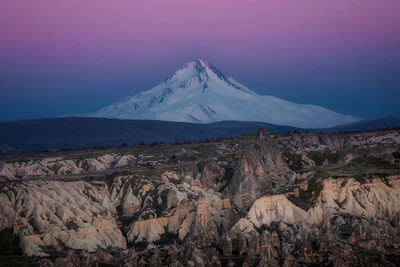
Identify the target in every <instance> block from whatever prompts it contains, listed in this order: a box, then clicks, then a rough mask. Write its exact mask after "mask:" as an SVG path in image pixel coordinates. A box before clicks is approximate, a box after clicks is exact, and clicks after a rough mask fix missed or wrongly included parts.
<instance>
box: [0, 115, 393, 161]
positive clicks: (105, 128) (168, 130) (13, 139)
mask: <svg viewBox="0 0 400 267" xmlns="http://www.w3.org/2000/svg"><path fill="white" fill-rule="evenodd" d="M393 126H400V119H399V118H394V117H382V118H375V119H370V120H363V121H359V122H356V123H351V124H346V125H342V126H338V127H334V128H327V129H313V130H307V129H300V128H295V127H290V126H278V125H273V124H269V123H264V122H243V121H222V122H215V123H209V124H199V123H187V122H170V121H157V120H119V119H105V118H76V117H71V118H54V119H39V120H25V121H13V122H0V153H2V154H5V153H18V152H32V151H43V150H59V149H78V148H84V147H86V148H91V147H93V146H109V145H112V146H119V145H121V144H122V143H126V144H128V145H136V144H139V143H145V144H150V143H153V142H165V143H170V142H175V141H190V140H202V139H205V138H217V137H222V138H225V137H231V136H237V135H240V134H243V133H248V132H254V131H257V130H258V129H259V128H265V129H267V130H268V131H269V132H277V133H288V132H289V131H315V132H337V131H359V130H370V129H377V128H386V127H393Z"/></svg>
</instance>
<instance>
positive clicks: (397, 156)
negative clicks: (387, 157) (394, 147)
mask: <svg viewBox="0 0 400 267" xmlns="http://www.w3.org/2000/svg"><path fill="white" fill-rule="evenodd" d="M392 155H393V157H394V158H395V159H400V152H397V151H396V152H393V153H392Z"/></svg>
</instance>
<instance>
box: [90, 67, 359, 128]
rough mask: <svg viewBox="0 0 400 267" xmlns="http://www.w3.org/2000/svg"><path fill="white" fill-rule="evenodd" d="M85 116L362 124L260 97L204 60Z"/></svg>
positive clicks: (317, 109) (301, 124) (321, 110)
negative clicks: (154, 85)
mask: <svg viewBox="0 0 400 267" xmlns="http://www.w3.org/2000/svg"><path fill="white" fill-rule="evenodd" d="M84 116H86V117H105V118H118V119H154V120H166V121H182V122H199V123H207V122H215V121H222V120H236V121H259V122H268V123H273V124H278V125H290V126H296V127H302V128H321V127H332V126H336V125H340V124H344V123H351V122H354V121H357V120H359V119H358V118H356V117H353V116H349V115H342V114H339V113H336V112H333V111H331V110H328V109H326V108H323V107H320V106H315V105H301V104H296V103H292V102H289V101H285V100H282V99H279V98H276V97H273V96H268V95H259V94H257V93H255V92H253V91H252V90H250V89H248V88H246V87H245V86H244V85H242V84H240V83H238V82H237V81H235V80H234V79H233V78H227V77H225V75H224V74H222V73H221V72H220V71H219V70H217V69H216V68H215V67H214V66H213V65H211V64H209V63H207V62H205V61H204V60H201V59H198V60H195V61H191V62H189V63H187V64H185V65H183V66H182V67H181V68H180V69H179V70H177V71H176V72H175V73H174V74H173V75H172V76H170V77H167V78H166V79H165V81H164V82H163V83H161V84H159V85H157V86H156V87H154V88H152V89H149V90H146V91H142V92H140V93H137V94H135V95H133V96H129V97H126V98H125V99H123V100H121V101H118V102H116V103H114V104H112V105H110V106H107V107H105V108H102V109H100V110H99V111H97V112H94V113H90V114H85V115H84Z"/></svg>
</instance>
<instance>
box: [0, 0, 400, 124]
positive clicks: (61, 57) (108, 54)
mask: <svg viewBox="0 0 400 267" xmlns="http://www.w3.org/2000/svg"><path fill="white" fill-rule="evenodd" d="M399 14H400V1H399V0H383V1H382V0H374V1H372V0H362V1H360V0H357V1H356V0H335V1H333V0H332V1H330V0H329V1H321V0H313V1H308V0H302V1H293V0H290V1H286V0H277V1H269V0H262V1H261V0H260V1H255V0H248V1H244V0H240V1H239V0H212V1H211V0H180V1H177V0H160V1H155V0H140V1H135V0H68V1H54V0H35V1H30V0H29V1H28V0H27V1H23V0H21V1H16V0H1V1H0V120H14V119H25V118H37V117H50V116H57V115H62V114H67V113H80V112H88V111H94V110H96V109H98V108H100V107H102V106H104V105H107V104H109V103H111V102H113V101H115V100H117V99H119V98H121V97H123V96H126V95H130V94H132V93H134V92H135V91H137V90H143V89H148V88H150V87H152V86H154V85H156V84H158V83H159V82H161V81H162V80H163V79H164V77H165V76H166V75H168V74H170V73H171V72H173V71H174V70H175V69H176V68H177V67H179V65H181V64H182V63H185V62H187V61H189V60H191V59H194V58H198V57H200V58H203V59H205V60H207V61H210V62H211V63H213V64H214V65H215V66H216V67H217V68H219V69H220V70H221V71H222V72H224V73H225V74H227V75H230V76H232V77H234V78H235V79H236V80H238V81H239V82H241V83H243V84H245V85H247V86H248V87H249V88H251V89H253V90H255V91H257V92H258V93H262V94H271V95H275V96H278V97H281V98H284V99H287V100H291V101H295V102H299V103H312V104H319V105H323V106H325V107H328V108H331V109H334V110H336V111H338V112H342V113H348V114H353V115H356V116H361V117H371V116H378V115H384V114H389V115H395V116H400V109H399V108H398V105H399V104H398V103H399V101H400V15H399Z"/></svg>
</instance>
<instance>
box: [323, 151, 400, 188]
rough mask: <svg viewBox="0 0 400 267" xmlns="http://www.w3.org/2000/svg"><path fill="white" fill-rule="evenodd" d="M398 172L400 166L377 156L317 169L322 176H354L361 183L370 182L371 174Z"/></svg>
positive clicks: (392, 173) (379, 174)
mask: <svg viewBox="0 0 400 267" xmlns="http://www.w3.org/2000/svg"><path fill="white" fill-rule="evenodd" d="M398 173H400V168H399V166H397V165H392V164H390V162H388V161H384V160H382V159H380V158H376V157H365V158H357V159H353V160H352V161H350V162H349V163H347V164H335V165H333V166H324V167H323V168H317V169H316V175H317V176H318V177H321V178H327V177H333V178H339V177H353V178H355V179H356V180H358V181H359V182H360V183H365V182H368V179H369V178H370V177H371V176H378V177H380V178H384V177H387V176H390V175H394V174H398Z"/></svg>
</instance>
